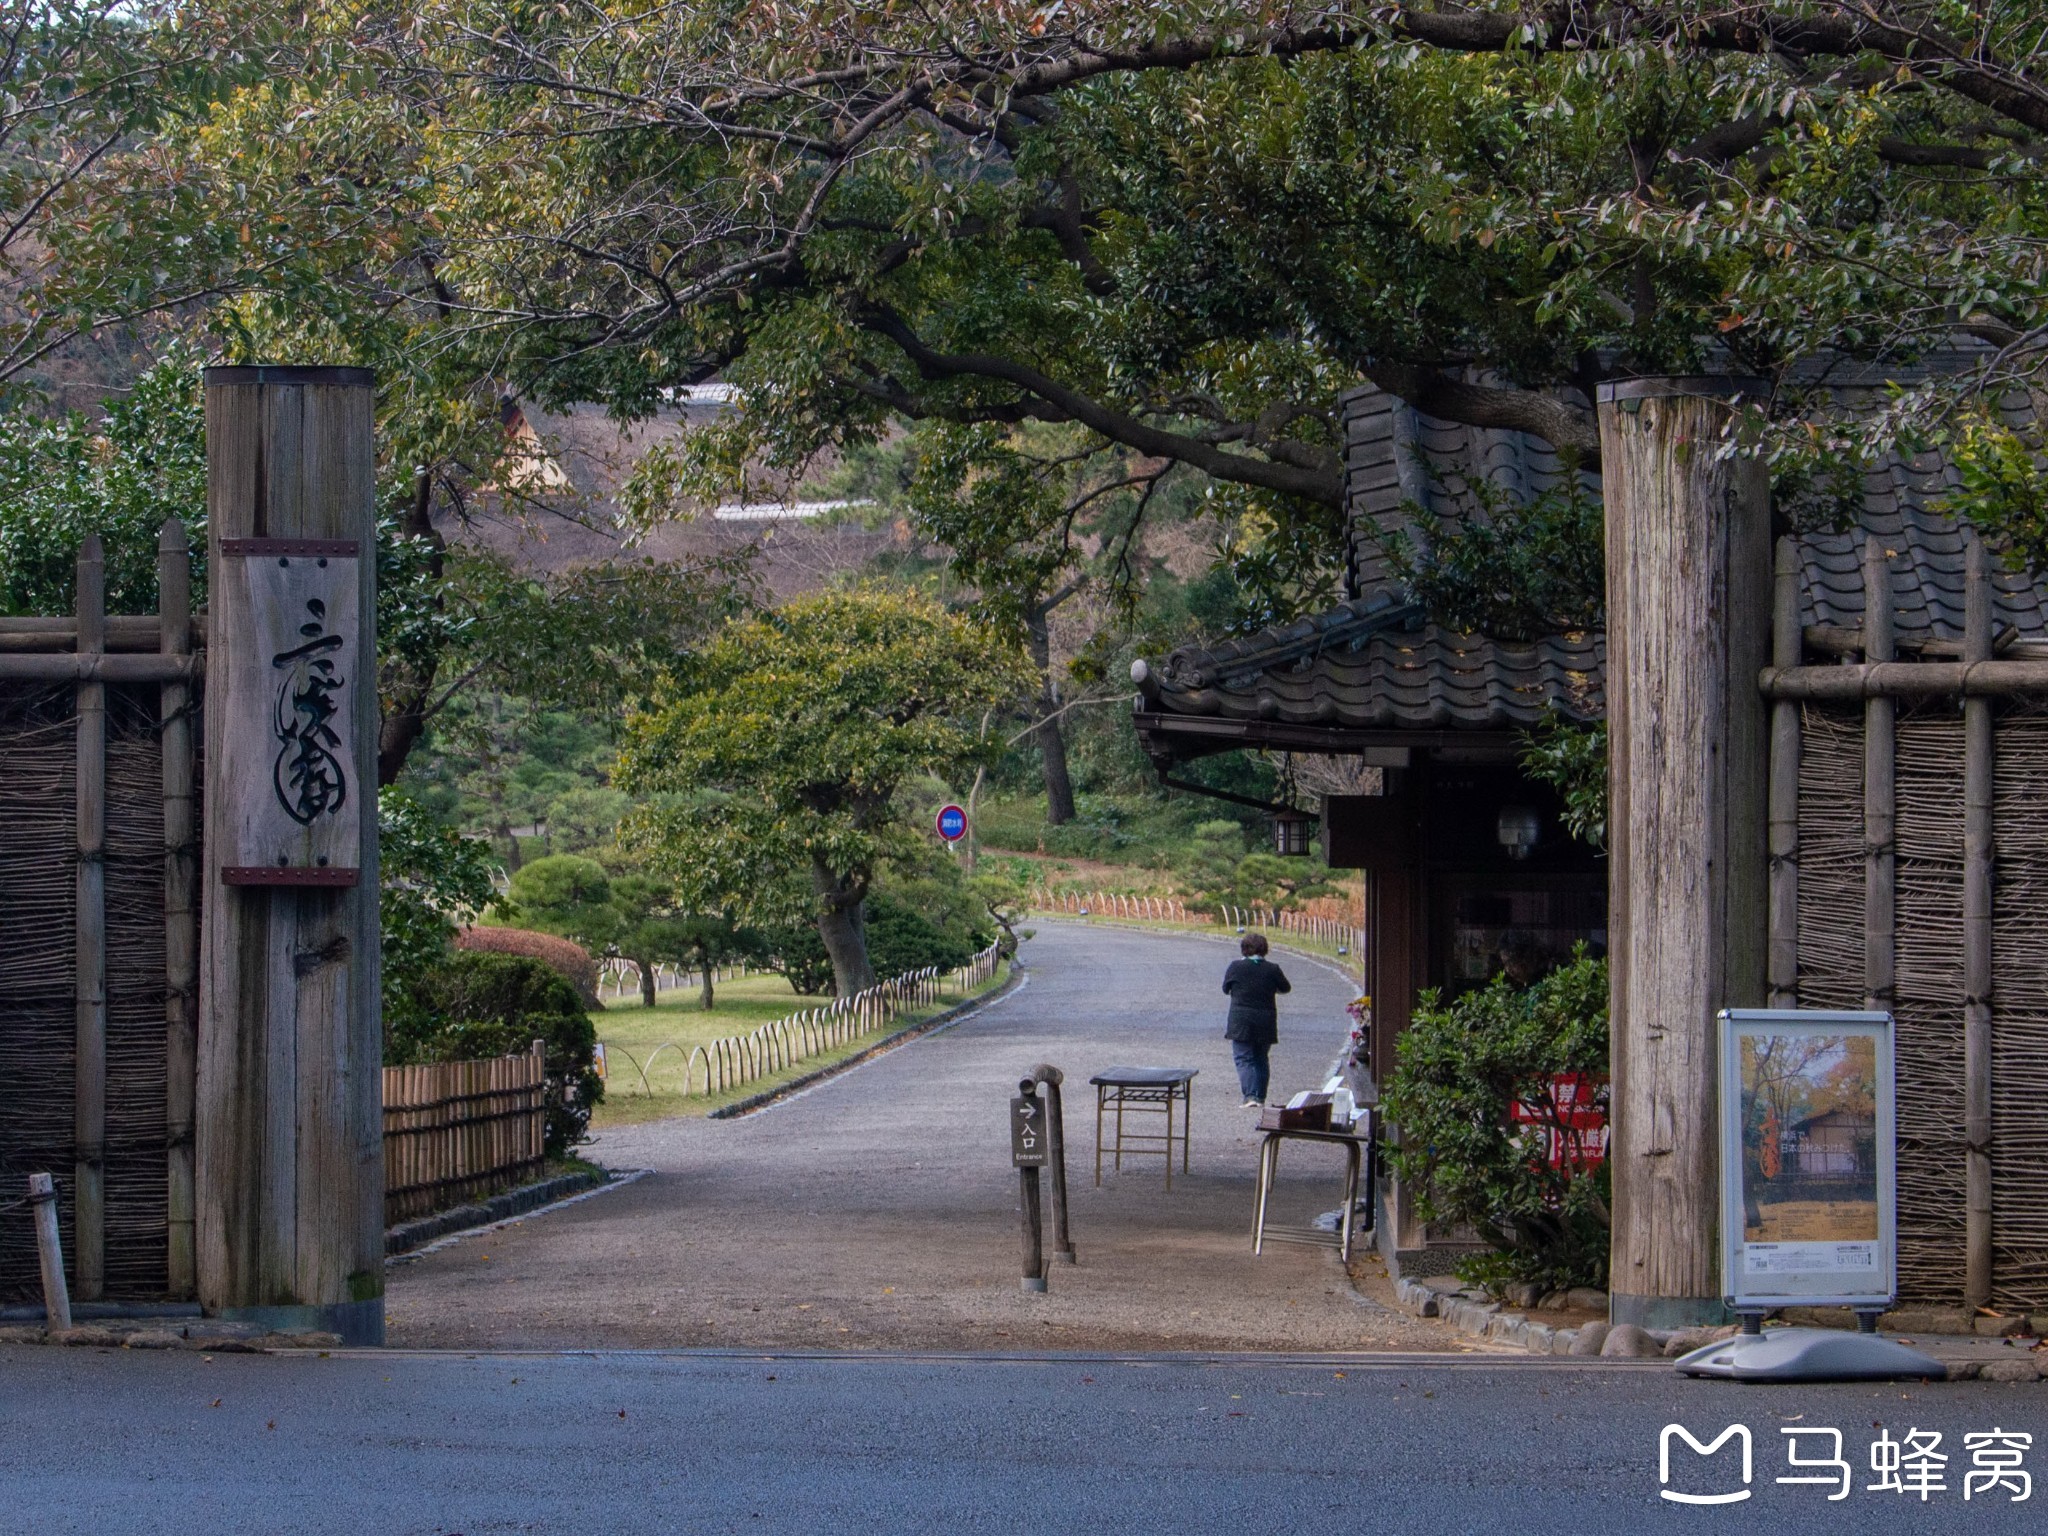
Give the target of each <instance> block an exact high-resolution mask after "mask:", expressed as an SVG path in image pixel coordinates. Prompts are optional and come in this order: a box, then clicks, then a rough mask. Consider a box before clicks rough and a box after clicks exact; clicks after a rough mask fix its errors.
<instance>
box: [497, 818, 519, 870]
mask: <svg viewBox="0 0 2048 1536" xmlns="http://www.w3.org/2000/svg"><path fill="white" fill-rule="evenodd" d="M498 836H500V837H502V838H503V839H505V873H506V874H508V875H516V874H518V873H519V866H520V865H521V864H523V863H524V862H525V860H523V859H521V858H520V857H519V839H518V838H517V837H515V836H513V835H512V823H511V822H510V821H508V820H506V819H505V818H504V817H503V816H500V817H499V818H498Z"/></svg>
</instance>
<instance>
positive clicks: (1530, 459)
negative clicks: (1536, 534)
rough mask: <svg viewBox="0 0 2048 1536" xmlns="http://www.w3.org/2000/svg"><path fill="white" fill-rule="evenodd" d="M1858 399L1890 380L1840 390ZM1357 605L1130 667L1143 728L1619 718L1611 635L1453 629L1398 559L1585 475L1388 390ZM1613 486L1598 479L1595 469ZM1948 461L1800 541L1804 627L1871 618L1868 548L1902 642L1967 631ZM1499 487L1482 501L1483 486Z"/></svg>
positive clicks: (1304, 746)
mask: <svg viewBox="0 0 2048 1536" xmlns="http://www.w3.org/2000/svg"><path fill="white" fill-rule="evenodd" d="M1831 387H1835V388H1837V389H1838V391H1839V393H1841V394H1842V395H1843V396H1845V397H1853V396H1854V395H1856V394H1858V393H1861V392H1865V391H1868V392H1870V393H1872V394H1873V395H1874V394H1875V393H1876V389H1875V386H1874V385H1873V384H1872V383H1871V382H1869V381H1867V380H1863V379H1850V380H1848V381H1846V382H1839V381H1833V382H1831ZM1344 422H1345V488H1346V499H1347V501H1348V503H1349V506H1348V514H1349V518H1348V521H1349V529H1350V549H1349V556H1350V570H1349V579H1348V581H1347V584H1346V585H1347V588H1348V590H1349V592H1350V594H1351V600H1350V601H1348V602H1346V603H1344V604H1342V605H1340V606H1339V607H1337V608H1334V609H1332V610H1331V611H1329V612H1328V613H1323V614H1318V615H1316V616H1315V617H1313V618H1308V619H1302V620H1298V621H1296V622H1294V623H1292V624H1286V625H1281V626H1278V627H1275V628H1273V629H1268V630H1265V631H1262V632H1261V633H1259V634H1256V635H1253V636H1250V637H1249V638H1246V639H1241V640H1230V641H1223V642H1220V643H1218V644H1215V645H1211V646H1201V647H1187V648H1184V649H1181V650H1177V651H1175V652H1173V653H1172V654H1170V655H1169V656H1167V657H1166V658H1164V659H1163V660H1162V661H1159V662H1156V663H1155V662H1151V661H1141V662H1139V663H1137V664H1136V665H1135V666H1134V667H1133V669H1132V676H1133V679H1134V680H1135V681H1136V682H1137V684H1138V688H1139V693H1140V697H1139V701H1138V708H1137V721H1136V724H1137V728H1138V734H1139V737H1140V739H1141V741H1142V743H1143V744H1144V746H1145V748H1146V750H1147V751H1148V752H1149V753H1150V754H1151V756H1152V757H1153V759H1154V760H1155V761H1156V762H1159V763H1160V764H1162V765H1165V764H1167V763H1170V762H1172V761H1174V760H1176V759H1181V758H1187V757H1196V756H1201V755H1203V754H1205V753H1208V752H1215V751H1224V750H1228V749H1229V748H1230V747H1233V746H1240V745H1269V746H1280V747H1286V748H1289V749H1291V750H1297V751H1318V750H1320V751H1328V752H1350V751H1355V750H1358V749H1359V748H1360V747H1361V746H1365V745H1370V744H1372V742H1373V741H1374V740H1375V739H1379V740H1383V741H1385V740H1392V739H1394V733H1415V732H1432V733H1434V732H1506V731H1513V730H1519V729H1524V728H1527V727H1529V726H1531V725H1535V724H1537V723H1538V722H1540V721H1541V720H1543V719H1545V718H1546V717H1548V716H1550V715H1552V714H1557V715H1562V716H1564V717H1565V718H1567V719H1572V720H1581V721H1584V720H1596V719H1599V718H1601V717H1602V716H1603V715H1604V714H1605V712H1606V695H1605V673H1606V659H1607V645H1606V636H1605V635H1604V634H1600V633H1598V632H1582V633H1577V634H1561V635H1551V636H1547V637H1545V638H1543V639H1540V640H1537V641H1535V642H1533V643H1526V644H1520V643H1510V642H1507V641H1500V640H1494V639H1491V638H1488V637H1486V636H1483V635H1469V634H1454V633H1451V632H1449V631H1446V630H1444V629H1442V628H1441V627H1440V626H1437V625H1435V624H1432V623H1429V622H1428V621H1427V620H1426V619H1425V617H1424V615H1423V614H1422V612H1421V610H1420V609H1419V608H1418V607H1417V606H1416V605H1414V604H1413V603H1411V602H1409V601H1408V600H1407V597H1406V593H1405V592H1404V591H1403V590H1402V589H1401V586H1400V582H1399V579H1398V577H1397V576H1396V574H1395V572H1394V570H1393V568H1392V567H1391V565H1390V563H1389V562H1388V560H1387V556H1386V545H1387V541H1388V537H1389V536H1390V535H1392V534H1394V533H1396V532H1397V531H1400V530H1405V529H1408V528H1412V527H1413V525H1414V521H1415V509H1416V508H1417V507H1422V508H1424V509H1427V510H1428V511H1431V512H1433V513H1435V514H1436V515H1437V516H1439V517H1440V518H1442V519H1443V520H1444V521H1446V522H1453V523H1454V522H1457V521H1460V520H1470V521H1481V522H1483V521H1485V520H1486V518H1487V516H1488V513H1487V506H1488V504H1489V502H1492V503H1494V504H1501V503H1506V504H1511V505H1523V504H1526V503H1527V502H1529V501H1530V500H1532V499H1533V498H1535V497H1536V496H1539V495H1541V494H1543V493H1544V492H1545V491H1547V490H1550V489H1553V488H1555V487H1556V486H1558V485H1560V484H1562V483H1563V481H1564V479H1565V477H1566V475H1567V474H1569V473H1571V471H1569V470H1568V469H1567V468H1566V466H1565V464H1564V462H1563V461H1562V460H1561V459H1560V458H1559V456H1558V454H1557V453H1556V452H1555V451H1554V450H1553V449H1551V448H1550V447H1549V446H1548V445H1547V444H1545V443H1543V442H1541V441H1539V440H1538V439H1535V438H1533V437H1530V436H1528V435H1527V434H1524V433H1519V432H1509V431H1502V430H1497V429H1488V428H1481V427H1468V426H1463V425H1460V424H1457V423H1454V422H1444V421H1438V420H1436V419H1434V418H1432V417H1429V416H1425V415H1423V414H1422V413H1421V412H1419V411H1417V410H1415V409H1414V408H1413V407H1411V406H1409V405H1408V404H1407V403H1406V402H1405V401H1402V400H1399V399H1397V398H1395V397H1394V396H1391V395H1388V394H1385V393H1383V392H1381V391H1379V390H1376V389H1366V390H1360V391H1357V392H1355V393H1353V394H1352V395H1350V396H1348V397H1347V398H1346V399H1345V401H1344ZM1580 473H1581V475H1582V476H1583V479H1584V483H1585V485H1586V488H1587V489H1588V490H1589V491H1591V492H1592V493H1593V494H1595V495H1597V494H1598V493H1599V485H1600V481H1599V476H1598V475H1597V474H1593V473H1591V472H1587V471H1580ZM1958 483H1959V482H1958V478H1957V475H1956V471H1955V468H1954V466H1953V465H1952V464H1950V463H1948V462H1947V461H1945V460H1944V459H1942V458H1941V457H1940V456H1938V455H1934V454H1923V455H1919V456H1917V457H1911V458H1908V457H1901V456H1893V457H1891V458H1888V459H1886V460H1885V461H1884V462H1882V463H1880V464H1878V465H1876V466H1874V467H1873V468H1872V469H1871V470H1870V471H1869V472H1868V474H1867V475H1866V476H1865V481H1864V487H1863V497H1862V507H1861V513H1860V518H1859V522H1858V524H1857V526H1855V527H1854V528H1848V529H1843V530H1840V531H1835V532H1823V533H1815V534H1808V535H1804V536H1802V537H1801V539H1800V541H1799V546H1800V554H1801V566H1802V570H1801V582H1800V606H1801V610H1802V614H1803V619H1804V623H1805V624H1806V625H1807V626H1809V628H1810V629H1811V628H1812V627H1815V626H1819V627H1821V628H1823V629H1825V628H1829V627H1833V628H1839V629H1842V630H1850V629H1854V628H1855V627H1856V626H1858V625H1859V624H1860V623H1861V622H1862V616H1863V579H1862V559H1863V544H1864V539H1865V537H1866V536H1867V535H1868V534H1872V533H1874V534H1876V535H1878V536H1879V537H1880V538H1881V539H1882V540H1883V541H1884V544H1885V548H1886V551H1887V554H1888V556H1889V557H1890V569H1891V580H1892V599H1893V607H1894V610H1895V613H1896V633H1897V636H1898V646H1899V649H1900V650H1901V651H1902V652H1905V653H1907V654H1911V653H1912V652H1913V651H1915V650H1917V649H1919V648H1921V647H1923V646H1925V645H1927V644H1928V643H1930V642H1934V643H1936V644H1939V643H1940V642H1954V641H1956V640H1958V639H1960V637H1961V635H1962V627H1963V549H1964V539H1963V533H1962V531H1961V530H1960V529H1959V528H1958V527H1957V525H1956V523H1955V522H1954V520H1953V519H1952V518H1949V517H1947V516H1946V515H1944V514H1943V513H1942V512H1941V511H1940V510H1938V509H1939V507H1940V506H1941V504H1942V502H1943V500H1944V499H1945V498H1946V496H1947V495H1948V494H1949V493H1950V492H1952V491H1953V490H1954V489H1956V488H1957V485H1958ZM1481 485H1484V486H1485V487H1487V488H1488V489H1487V490H1486V491H1485V492H1484V493H1482V492H1481V490H1479V489H1478V488H1477V487H1479V486H1481ZM1994 585H1995V588H1996V594H1997V595H1996V619H1997V623H1998V625H1999V626H2000V628H2001V630H2002V631H2006V632H2007V633H2005V634H2004V635H2003V636H2002V643H2005V644H2010V643H2012V641H2014V640H2017V641H2019V642H2021V643H2022V645H2023V647H2024V648H2029V649H2030V648H2031V646H2030V645H2027V644H2026V643H2027V642H2032V643H2034V644H2040V645H2042V646H2043V647H2044V648H2048V589H2044V587H2043V586H2042V584H2041V583H2040V582H2038V581H2036V580H2034V579H2031V578H2029V577H2027V576H2024V575H2015V574H2011V573H2005V572H2001V573H1999V574H1998V576H1997V577H1996V578H1995V582H1994Z"/></svg>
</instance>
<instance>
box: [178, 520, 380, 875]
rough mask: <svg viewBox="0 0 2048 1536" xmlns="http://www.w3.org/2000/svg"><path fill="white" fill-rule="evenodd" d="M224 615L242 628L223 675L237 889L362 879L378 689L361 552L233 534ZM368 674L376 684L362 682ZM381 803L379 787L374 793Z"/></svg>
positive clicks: (221, 578)
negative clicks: (366, 738) (364, 724)
mask: <svg viewBox="0 0 2048 1536" xmlns="http://www.w3.org/2000/svg"><path fill="white" fill-rule="evenodd" d="M220 553H221V560H220V562H219V567H218V568H217V569H216V571H215V572H214V577H213V580H214V583H215V585H216V587H218V588H220V589H222V595H223V599H224V600H223V601H220V602H218V603H216V605H215V611H216V612H217V613H220V614H222V615H223V617H227V616H229V615H232V616H234V618H235V619H237V620H239V624H238V625H237V627H238V628H243V627H244V626H245V628H243V632H242V633H239V634H236V635H235V636H233V637H232V638H233V641H234V643H235V649H234V650H232V651H229V650H228V648H227V646H226V645H224V644H216V645H215V647H214V648H213V649H214V654H215V655H216V656H220V655H226V656H229V657H232V658H234V659H233V660H230V661H229V663H228V665H226V666H225V667H222V668H218V669H216V675H220V674H224V676H221V686H220V692H221V694H222V698H221V700H220V703H219V704H218V705H217V706H213V707H219V708H221V709H224V710H225V711H226V719H227V731H226V733H225V739H224V741H223V743H222V749H223V756H224V757H226V758H227V761H225V762H223V763H221V764H219V765H218V766H217V767H216V768H213V769H212V770H211V771H217V772H221V773H224V774H227V775H229V780H228V782H230V783H232V784H235V785H237V786H239V789H238V793H237V794H236V795H235V796H234V799H233V814H232V815H231V816H230V817H229V818H228V823H229V824H228V825H227V826H225V827H222V828H220V829H218V830H216V829H214V828H212V827H209V828H208V829H207V836H208V838H209V840H211V839H213V838H215V837H218V838H219V839H220V840H221V844H222V854H221V862H222V869H221V878H222V879H223V880H224V881H226V883H228V884H229V885H328V886H350V885H354V884H355V882H356V877H357V873H358V870H359V867H360V865H361V861H362V829H363V820H362V818H363V814H364V805H365V790H364V788H363V786H362V785H361V784H360V783H358V782H357V771H356V759H357V750H356V748H357V742H356V736H357V730H356V710H357V699H358V696H359V693H360V691H361V690H362V689H363V688H366V687H374V686H375V677H374V674H373V673H368V664H367V662H366V659H365V658H364V657H363V655H362V654H361V652H362V643H361V642H362V633H361V630H362V626H361V622H360V615H359V612H358V608H357V599H358V595H359V586H358V584H359V582H360V580H361V571H360V569H359V566H360V560H359V557H358V556H359V552H358V550H357V548H356V544H355V542H354V541H353V540H345V539H223V540H222V541H221V545H220ZM366 674H368V675H366ZM369 793H370V795H371V796H372V797H374V793H375V792H374V790H372V791H370V792H369Z"/></svg>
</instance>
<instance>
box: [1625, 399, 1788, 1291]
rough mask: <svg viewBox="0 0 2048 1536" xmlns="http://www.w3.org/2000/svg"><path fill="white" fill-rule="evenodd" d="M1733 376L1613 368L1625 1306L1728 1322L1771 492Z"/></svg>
mask: <svg viewBox="0 0 2048 1536" xmlns="http://www.w3.org/2000/svg"><path fill="white" fill-rule="evenodd" d="M1730 389H1731V381H1729V380H1727V379H1638V380H1632V381H1630V382H1628V383H1626V384H1620V385H1603V386H1602V387H1601V391H1600V394H1601V398H1600V435H1601V438H1602V441H1603V444H1604V447H1603V451H1602V453H1601V456H1600V457H1601V464H1602V466H1603V473H1604V475H1605V485H1606V497H1607V605H1608V606H1607V658H1608V660H1607V719H1608V731H1609V740H1610V743H1611V745H1610V753H1611V758H1610V772H1609V775H1608V777H1609V785H1610V788H1609V794H1610V796H1611V804H1610V806H1609V814H1608V820H1607V827H1608V850H1609V853H1608V857H1609V875H1608V878H1609V885H1610V890H1611V897H1610V912H1609V932H1610V934H1611V935H1612V958H1611V961H1610V971H1609V974H1610V983H1609V985H1610V1003H1611V1013H1612V1019H1613V1047H1612V1049H1613V1079H1614V1088H1613V1096H1614V1108H1613V1140H1612V1143H1611V1146H1610V1151H1609V1156H1608V1167H1609V1169H1610V1170H1611V1171H1612V1174H1613V1179H1614V1248H1613V1258H1612V1260H1611V1265H1610V1271H1611V1272H1610V1284H1609V1287H1608V1290H1609V1294H1610V1296H1611V1298H1612V1302H1611V1311H1612V1317H1613V1320H1614V1321H1615V1322H1617V1323H1635V1324H1637V1325H1639V1326H1642V1327H1646V1328H1676V1327H1686V1326H1690V1325H1693V1324H1697V1323H1703V1322H1713V1321H1718V1320H1719V1318H1720V1315H1721V1311H1722V1306H1721V1298H1722V1296H1723V1295H1724V1294H1725V1287H1724V1285H1723V1277H1722V1276H1721V1275H1720V1273H1719V1271H1720V1264H1719V1254H1718V1251H1717V1245H1716V1240H1715V1239H1716V1232H1717V1229H1718V1218H1719V1215H1720V1211H1719V1206H1720V1173H1719V1168H1718V1162H1719V1150H1718V1144H1717V1135H1716V1119H1715V1104H1716V1101H1717V1097H1718V1086H1719V1085H1718V1082H1717V1074H1716V1069H1715V1054H1716V1038H1715V1036H1716V1024H1715V1012H1716V1010H1718V1009H1721V1008H1754V1007H1757V1006H1760V1005H1761V1004H1762V1002H1763V1000H1764V973H1765V966H1764V949H1765V922H1764V916H1765V911H1766V906H1767V882H1766V873H1767V866H1768V862H1769V840H1768V836H1767V828H1766V821H1765V801H1766V795H1765V780H1766V772H1765V766H1766V765H1765V739H1766V738H1765V716H1764V704H1763V699H1762V696H1761V695H1760V694H1759V693H1758V691H1757V685H1756V679H1757V674H1758V672H1759V671H1760V670H1761V668H1762V667H1763V665H1764V663H1765V662H1766V661H1767V660H1768V659H1769V655H1770V607H1769V605H1770V600H1771V579H1770V573H1771V554H1770V498H1769V484H1768V479H1767V476H1766V474H1765V471H1764V467H1763V462H1762V460H1761V459H1758V458H1750V457H1739V458H1724V457H1722V456H1721V455H1720V454H1718V453H1717V452H1716V451H1715V450H1716V449H1717V447H1718V446H1719V445H1720V442H1721V438H1722V430H1723V428H1724V426H1726V425H1727V423H1728V422H1729V419H1730V416H1731V414H1732V412H1733V411H1734V410H1735V409H1737V407H1735V406H1732V405H1731V404H1730V402H1729V400H1728V398H1727V396H1728V395H1729V393H1730Z"/></svg>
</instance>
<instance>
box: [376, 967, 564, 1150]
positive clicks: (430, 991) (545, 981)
mask: <svg viewBox="0 0 2048 1536" xmlns="http://www.w3.org/2000/svg"><path fill="white" fill-rule="evenodd" d="M415 1002H416V1005H417V1006H416V1007H415V1008H414V1009H413V1010H412V1011H411V1012H409V1013H408V1015H407V1020H408V1024H409V1027H408V1028H407V1030H406V1032H405V1033H404V1035H403V1036H399V1035H396V1034H394V1038H393V1040H392V1049H391V1050H390V1051H389V1052H387V1055H386V1058H385V1059H386V1060H387V1061H389V1062H391V1063H392V1064H393V1065H406V1064H410V1063H416V1062H429V1061H469V1060H473V1059H476V1058H479V1057H487V1056H511V1055H516V1054H517V1053H519V1052H521V1051H524V1050H526V1049H527V1048H528V1047H529V1046H530V1045H531V1044H532V1043H533V1042H534V1041H535V1040H541V1041H545V1042H546V1045H545V1058H546V1066H545V1071H546V1075H547V1153H548V1156H550V1157H560V1156H561V1155H562V1154H563V1153H564V1152H566V1151H568V1150H569V1148H570V1147H572V1146H574V1145H575V1144H576V1143H577V1142H579V1141H581V1140H583V1139H584V1135H585V1132H586V1131H587V1130H588V1128H589V1126H590V1114H591V1111H592V1110H593V1109H595V1108H596V1107H597V1104H598V1101H599V1100H600V1099H602V1098H603V1097H604V1083H603V1081H602V1080H601V1079H600V1078H599V1077H598V1075H597V1068H596V1065H595V1062H594V1057H595V1054H596V1053H595V1050H594V1047H595V1046H596V1044H597V1031H596V1029H595V1028H593V1027H592V1025H591V1022H590V1015H589V1014H588V1013H586V1012H584V1009H583V999H582V998H580V997H578V996H577V994H576V988H575V987H574V986H572V985H571V984H570V983H569V982H568V981H566V980H564V979H563V978H562V977H561V976H560V975H558V974H557V973H556V972H555V971H553V970H552V969H550V968H549V967H548V966H546V965H544V964H542V963H541V962H540V961H538V960H534V959H529V958H528V957H526V956H524V955H494V954H482V953H477V952H474V951H467V950H459V951H455V952H453V953H451V954H449V956H448V957H447V959H446V960H444V961H443V962H442V963H441V964H440V965H439V966H436V967H435V968H434V969H433V970H431V971H429V972H428V973H427V974H426V975H425V976H424V977H422V978H421V980H420V981H419V983H418V985H417V987H416V989H415Z"/></svg>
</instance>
